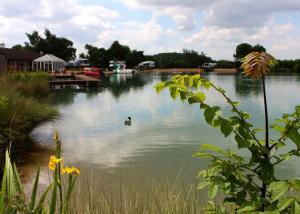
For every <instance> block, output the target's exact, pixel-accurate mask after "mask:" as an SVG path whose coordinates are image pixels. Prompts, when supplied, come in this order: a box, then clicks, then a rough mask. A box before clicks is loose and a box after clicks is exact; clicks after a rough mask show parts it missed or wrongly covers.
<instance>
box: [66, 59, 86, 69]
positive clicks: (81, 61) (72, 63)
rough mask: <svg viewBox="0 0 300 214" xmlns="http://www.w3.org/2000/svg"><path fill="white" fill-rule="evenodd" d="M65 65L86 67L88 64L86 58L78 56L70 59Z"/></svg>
mask: <svg viewBox="0 0 300 214" xmlns="http://www.w3.org/2000/svg"><path fill="white" fill-rule="evenodd" d="M67 66H70V67H88V66H90V63H89V60H88V59H83V58H78V59H76V60H74V61H70V62H68V63H67Z"/></svg>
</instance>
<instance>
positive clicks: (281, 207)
mask: <svg viewBox="0 0 300 214" xmlns="http://www.w3.org/2000/svg"><path fill="white" fill-rule="evenodd" d="M293 201H294V199H293V198H284V199H282V200H279V202H278V204H277V209H279V211H283V210H285V209H286V208H287V207H289V206H290V205H291V204H292V202H293Z"/></svg>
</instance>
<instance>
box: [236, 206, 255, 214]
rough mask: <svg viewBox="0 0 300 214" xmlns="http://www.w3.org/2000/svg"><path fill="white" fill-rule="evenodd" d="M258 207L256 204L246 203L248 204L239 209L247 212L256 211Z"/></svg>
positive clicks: (241, 211)
mask: <svg viewBox="0 0 300 214" xmlns="http://www.w3.org/2000/svg"><path fill="white" fill-rule="evenodd" d="M256 209H257V208H256V207H255V206H251V205H246V206H242V207H241V208H240V209H238V210H237V212H238V213H245V212H251V211H256Z"/></svg>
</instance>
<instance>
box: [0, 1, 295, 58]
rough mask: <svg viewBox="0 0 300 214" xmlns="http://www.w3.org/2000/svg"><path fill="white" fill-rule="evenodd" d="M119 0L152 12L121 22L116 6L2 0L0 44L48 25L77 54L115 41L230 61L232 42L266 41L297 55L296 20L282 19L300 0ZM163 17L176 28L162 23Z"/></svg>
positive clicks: (272, 47) (269, 46)
mask: <svg viewBox="0 0 300 214" xmlns="http://www.w3.org/2000/svg"><path fill="white" fill-rule="evenodd" d="M119 1H121V2H123V3H124V4H125V5H127V6H128V7H130V8H131V10H132V8H133V9H136V10H140V9H143V10H146V11H147V13H148V14H149V13H150V14H152V16H151V18H150V20H148V21H144V22H140V21H139V20H127V19H126V21H122V18H123V17H122V16H123V14H122V12H123V11H118V10H120V8H117V7H116V8H114V10H111V9H108V8H105V7H103V6H101V4H100V3H93V4H92V3H87V2H85V3H82V1H79V0H57V1H55V2H54V1H51V0H27V1H26V4H20V1H17V0H10V1H6V0H0V5H1V7H0V20H1V22H0V42H2V41H4V42H5V43H6V44H7V46H12V45H15V44H17V43H23V42H24V41H27V38H26V35H25V32H32V31H33V30H38V31H40V32H43V31H44V29H45V28H48V29H50V31H51V32H52V33H55V34H57V35H58V36H65V37H68V38H69V39H71V40H72V41H74V43H75V46H76V48H77V49H78V53H80V52H82V51H84V49H83V48H84V45H85V44H86V43H90V44H95V45H98V46H104V47H108V46H109V45H110V44H111V42H112V41H114V40H119V41H120V42H121V43H124V44H126V45H129V46H130V47H132V48H134V49H139V50H144V51H145V52H146V53H147V54H149V53H157V52H165V51H181V50H182V49H183V48H192V49H195V50H197V51H199V52H200V51H204V52H205V53H207V55H209V56H211V57H213V58H230V59H231V58H232V55H233V52H234V48H235V47H236V45H238V44H239V43H241V42H249V43H252V44H256V43H260V44H262V45H264V46H265V47H266V48H267V50H268V51H269V52H271V53H273V54H274V55H276V56H280V57H283V58H297V57H299V54H298V52H297V50H298V49H299V45H298V44H299V40H300V39H299V36H298V35H299V25H300V23H299V22H298V23H297V22H296V21H295V20H294V22H290V20H289V19H286V20H289V21H285V19H284V17H285V15H287V17H289V18H291V17H292V15H296V16H297V17H299V16H300V1H299V0H285V1H284V2H283V1H274V0H264V1H263V2H261V1H259V0H241V1H236V0H218V1H216V0H198V1H195V0H185V1H182V0H164V1H162V0H119ZM123 6H124V5H123ZM123 6H122V7H123ZM133 12H134V11H133ZM120 14H122V15H120ZM166 16H167V17H169V18H170V19H171V20H173V22H174V24H175V26H176V27H174V26H173V25H170V26H168V21H167V22H166V23H164V20H165V17H166ZM196 17H197V19H196ZM199 17H201V19H199ZM282 17H283V18H282Z"/></svg>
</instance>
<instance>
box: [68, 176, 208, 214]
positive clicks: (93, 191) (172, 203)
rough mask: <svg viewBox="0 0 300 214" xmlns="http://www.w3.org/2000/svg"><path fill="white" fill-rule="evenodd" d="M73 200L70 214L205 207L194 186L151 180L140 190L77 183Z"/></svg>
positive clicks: (180, 213) (169, 213) (141, 213)
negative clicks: (106, 187)
mask: <svg viewBox="0 0 300 214" xmlns="http://www.w3.org/2000/svg"><path fill="white" fill-rule="evenodd" d="M72 199H73V200H72V201H71V205H70V210H69V212H70V213H78V214H79V213H99V214H100V213H101V214H115V213H120V214H146V213H149V214H150V213H163V214H185V213H191V214H192V213H203V212H204V205H205V198H203V197H201V195H200V194H199V192H198V191H197V189H196V186H195V185H190V186H183V185H182V184H181V182H178V181H175V182H174V183H171V182H170V181H166V182H156V181H155V180H153V181H152V182H149V183H148V184H146V186H145V187H143V188H141V189H137V188H136V187H134V186H131V185H129V184H127V183H126V184H119V185H116V186H115V187H113V188H110V190H105V187H102V188H101V187H100V188H99V189H98V188H95V185H93V184H92V183H89V184H82V183H79V185H78V186H77V189H76V191H75V193H74V195H73V198H72Z"/></svg>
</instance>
